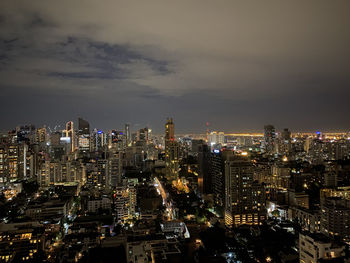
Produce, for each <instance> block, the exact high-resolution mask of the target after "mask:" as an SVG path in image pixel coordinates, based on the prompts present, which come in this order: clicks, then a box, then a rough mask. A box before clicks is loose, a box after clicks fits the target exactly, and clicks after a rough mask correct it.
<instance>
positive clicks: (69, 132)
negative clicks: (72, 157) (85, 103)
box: [66, 121, 76, 152]
mask: <svg viewBox="0 0 350 263" xmlns="http://www.w3.org/2000/svg"><path fill="white" fill-rule="evenodd" d="M66 137H69V138H70V146H71V152H74V151H75V146H76V144H75V140H76V138H75V131H74V123H73V122H72V121H69V122H67V123H66Z"/></svg>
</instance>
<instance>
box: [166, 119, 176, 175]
mask: <svg viewBox="0 0 350 263" xmlns="http://www.w3.org/2000/svg"><path fill="white" fill-rule="evenodd" d="M165 169H166V176H167V178H168V180H176V179H177V177H178V172H179V145H178V142H177V141H176V140H175V134H174V123H173V119H171V118H169V119H168V120H167V122H166V124H165Z"/></svg>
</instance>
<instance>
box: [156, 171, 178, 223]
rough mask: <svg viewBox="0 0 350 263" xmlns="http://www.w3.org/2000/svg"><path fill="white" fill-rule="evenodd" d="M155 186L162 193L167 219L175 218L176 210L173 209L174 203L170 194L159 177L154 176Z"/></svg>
mask: <svg viewBox="0 0 350 263" xmlns="http://www.w3.org/2000/svg"><path fill="white" fill-rule="evenodd" d="M154 187H155V188H156V189H157V192H158V194H160V195H161V197H162V199H163V205H164V206H165V217H166V218H167V220H174V219H175V211H174V209H173V203H172V201H171V200H169V199H168V195H167V193H166V192H165V190H164V187H163V185H162V183H161V182H160V181H159V179H158V178H157V177H155V178H154Z"/></svg>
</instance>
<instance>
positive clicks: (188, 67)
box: [0, 0, 350, 133]
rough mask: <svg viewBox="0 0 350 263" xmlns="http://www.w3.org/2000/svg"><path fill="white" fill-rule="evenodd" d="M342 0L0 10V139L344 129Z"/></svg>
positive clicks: (349, 74)
mask: <svg viewBox="0 0 350 263" xmlns="http://www.w3.org/2000/svg"><path fill="white" fill-rule="evenodd" d="M349 12H350V1H347V0H345V1H337V0H335V1H329V0H327V1H321V0H315V1H311V0H307V1H305V0H300V1H296V0H293V1H261V0H259V1H233V0H227V1H220V0H218V1H212V0H211V1H203V0H201V1H199V0H198V1H179V0H176V1H105V0H103V1H101V0H99V1H57V0H55V1H14V0H11V1H10V0H9V1H5V0H3V1H1V2H0V90H1V92H0V99H1V101H0V112H1V119H0V120H1V122H0V129H2V130H6V129H10V128H13V127H15V126H16V125H18V124H26V123H33V124H36V125H37V126H40V125H42V124H48V125H50V126H54V125H57V124H63V123H65V122H66V121H69V120H73V121H75V120H76V119H77V117H78V116H81V117H83V118H84V119H86V120H88V121H89V122H90V124H91V126H92V127H97V128H101V129H106V130H107V129H112V128H113V129H118V128H122V127H123V125H124V123H126V122H129V123H131V127H132V129H136V128H141V127H144V126H146V125H148V126H149V127H151V128H153V129H154V130H155V131H156V132H163V130H164V129H163V127H164V123H165V121H166V118H167V117H168V116H171V117H173V118H174V122H175V129H176V132H181V133H184V132H204V131H205V123H206V122H210V125H211V128H212V129H214V130H223V131H226V132H239V131H261V130H262V129H263V125H264V124H268V123H271V124H274V125H275V126H276V128H277V129H282V128H285V127H289V128H290V129H291V130H292V131H296V130H304V131H316V130H329V131H330V130H332V131H333V130H349V129H350V118H349V115H350V15H349Z"/></svg>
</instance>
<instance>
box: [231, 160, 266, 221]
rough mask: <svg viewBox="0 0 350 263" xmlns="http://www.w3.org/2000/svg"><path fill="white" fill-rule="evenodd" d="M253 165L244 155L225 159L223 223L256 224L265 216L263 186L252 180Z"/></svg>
mask: <svg viewBox="0 0 350 263" xmlns="http://www.w3.org/2000/svg"><path fill="white" fill-rule="evenodd" d="M253 168H254V167H253V165H252V163H251V162H250V161H249V160H248V159H246V158H245V157H238V156H234V157H232V158H230V159H228V160H227V161H225V224H226V225H227V226H228V227H232V226H238V225H242V224H247V225H258V224H261V222H262V221H263V220H265V217H266V209H265V191H264V187H263V186H262V185H260V184H259V183H257V182H254V181H253Z"/></svg>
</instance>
